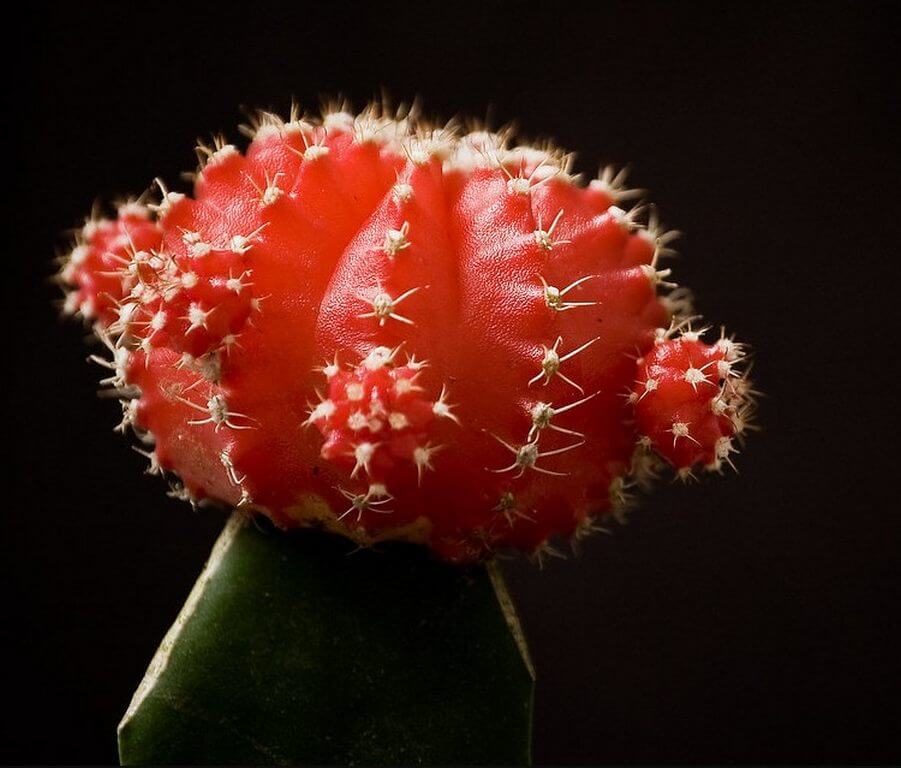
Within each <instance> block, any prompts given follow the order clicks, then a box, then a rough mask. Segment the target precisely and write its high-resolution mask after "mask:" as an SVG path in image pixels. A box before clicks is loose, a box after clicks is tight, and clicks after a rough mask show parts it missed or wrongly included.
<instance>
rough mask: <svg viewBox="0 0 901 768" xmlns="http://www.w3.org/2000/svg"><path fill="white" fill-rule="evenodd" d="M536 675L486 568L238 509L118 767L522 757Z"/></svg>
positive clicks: (130, 717)
mask: <svg viewBox="0 0 901 768" xmlns="http://www.w3.org/2000/svg"><path fill="white" fill-rule="evenodd" d="M533 684H534V674H533V670H532V666H531V663H530V661H529V657H528V652H527V650H526V647H525V644H524V642H523V637H522V633H521V631H520V629H519V624H518V621H517V618H516V615H515V612H514V610H513V607H512V604H511V602H510V599H509V597H508V595H507V592H506V589H505V587H504V583H503V578H502V576H501V574H500V572H499V570H498V569H497V566H496V565H495V564H490V563H489V564H488V565H478V566H472V567H470V568H467V569H462V568H459V567H454V566H449V565H446V564H443V563H439V562H437V561H435V560H434V559H433V558H431V557H430V556H429V555H428V554H427V553H426V552H425V551H424V550H422V549H421V548H419V547H414V546H411V545H405V544H391V545H388V546H385V547H380V548H379V549H378V550H361V551H354V550H353V548H352V545H351V544H349V543H348V542H347V541H345V540H344V539H341V538H338V537H334V536H330V535H326V534H323V533H319V532H311V531H306V532H296V533H290V534H286V533H283V532H280V531H278V530H276V529H275V528H274V527H272V526H271V525H270V524H268V523H266V522H262V521H259V520H255V519H251V518H249V517H247V516H246V515H243V514H241V513H238V512H236V513H234V514H233V516H232V517H231V519H230V520H229V522H228V524H227V525H226V527H225V529H224V531H223V532H222V534H221V535H220V537H219V539H218V541H217V542H216V544H215V546H214V548H213V551H212V554H211V555H210V559H209V561H208V562H207V564H206V567H205V568H204V570H203V572H202V573H201V575H200V578H199V579H198V580H197V582H196V584H195V585H194V588H193V589H192V590H191V593H190V595H189V597H188V599H187V602H186V603H185V605H184V607H183V608H182V611H181V613H180V614H179V616H178V618H177V619H176V621H175V623H174V624H173V625H172V627H171V629H170V630H169V632H168V633H167V635H166V637H165V638H164V639H163V642H162V644H161V645H160V647H159V650H158V651H157V653H156V655H155V656H154V658H153V660H152V661H151V663H150V666H149V668H148V670H147V673H146V675H145V676H144V679H143V680H142V681H141V684H140V686H139V687H138V689H137V691H136V692H135V694H134V698H133V699H132V702H131V704H130V706H129V708H128V711H127V712H126V713H125V716H124V718H123V719H122V722H121V724H120V725H119V755H120V759H121V761H122V763H123V764H126V765H131V764H149V763H153V764H191V763H201V764H205V763H206V764H208V763H220V764H261V763H265V764H367V765H377V764H461V763H465V764H524V763H528V762H529V760H530V730H531V716H532V696H533Z"/></svg>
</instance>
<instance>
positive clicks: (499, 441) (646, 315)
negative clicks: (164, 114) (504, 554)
mask: <svg viewBox="0 0 901 768" xmlns="http://www.w3.org/2000/svg"><path fill="white" fill-rule="evenodd" d="M246 132H247V133H248V134H249V135H250V137H251V141H250V144H249V146H248V147H247V149H246V152H244V153H242V152H240V151H239V150H238V149H236V148H235V147H234V146H232V145H231V144H227V143H225V141H224V140H222V139H217V140H215V141H214V142H213V145H212V146H201V147H199V148H198V155H199V157H200V158H201V162H200V166H199V168H198V169H197V172H196V174H195V175H194V181H193V196H189V195H187V194H181V193H178V192H170V191H168V190H167V187H166V186H165V185H164V184H163V183H162V182H158V188H159V195H157V196H156V197H155V199H156V202H155V203H150V202H147V201H145V199H144V198H142V199H139V200H136V201H131V202H128V203H127V204H125V205H123V206H122V207H120V208H119V211H118V215H117V217H116V218H115V219H104V218H98V217H92V218H91V219H90V220H89V221H88V222H87V223H86V224H85V226H84V228H83V229H82V230H81V231H80V233H79V234H78V235H77V237H76V243H75V245H74V248H73V249H72V251H71V253H70V255H69V256H68V257H66V258H65V259H64V263H63V266H62V269H61V272H60V278H61V282H62V283H63V284H64V286H65V290H66V299H65V311H67V312H69V313H72V314H77V315H81V316H83V317H84V318H85V319H86V320H87V321H89V322H90V323H92V324H93V328H94V331H95V333H96V335H97V336H98V337H99V338H100V339H101V340H102V341H103V343H104V344H105V345H106V347H107V348H108V350H109V353H110V356H109V358H108V359H107V358H103V357H100V356H94V358H93V359H95V360H97V361H98V362H100V363H101V364H102V365H104V366H105V367H106V368H108V369H109V371H108V372H107V374H106V375H105V378H104V380H103V383H104V384H106V385H108V386H110V387H111V388H112V389H113V390H114V391H115V392H116V393H117V394H118V395H119V396H120V397H121V399H122V407H123V420H122V423H121V424H120V425H119V427H118V429H120V430H122V431H125V430H126V429H131V430H133V431H134V432H135V433H136V435H137V437H138V439H139V441H140V446H141V447H139V450H141V452H143V453H144V454H145V455H146V456H147V457H148V459H149V460H150V462H151V464H150V471H152V472H155V473H159V474H161V475H163V476H164V477H165V478H167V479H168V480H169V482H170V483H171V484H172V493H173V494H174V495H176V496H177V497H179V498H183V499H185V500H187V501H190V502H191V503H199V502H208V501H212V502H220V503H223V504H227V505H235V506H238V507H239V508H244V509H247V510H252V511H259V512H261V513H263V514H265V515H267V516H268V517H269V518H271V519H272V520H273V521H274V522H275V523H276V524H277V525H279V526H281V527H284V528H291V527H297V526H321V527H324V528H326V529H328V530H331V531H335V532H339V533H342V534H344V535H346V536H348V537H351V538H352V539H354V540H356V541H357V542H359V543H360V544H361V545H370V544H373V543H375V542H379V541H384V540H389V539H402V540H408V541H414V542H420V543H423V544H427V545H428V546H430V547H431V548H432V549H433V550H434V551H435V552H436V553H438V554H439V555H440V556H441V557H443V558H445V559H448V560H451V561H456V562H466V561H471V560H476V559H481V558H484V557H487V556H490V555H491V554H492V553H494V552H495V551H497V550H498V549H500V548H504V547H508V546H513V547H517V548H520V549H523V550H526V551H528V552H532V553H535V554H537V555H538V556H539V557H541V556H542V555H544V554H548V553H550V554H553V553H555V552H556V551H557V550H556V549H555V548H554V547H553V545H552V543H551V540H552V539H553V538H554V537H575V538H578V537H580V536H582V535H584V534H585V533H587V532H589V531H591V530H593V529H594V528H595V527H597V524H598V523H600V525H603V523H604V521H605V520H606V519H607V518H610V517H617V516H620V515H621V514H622V510H623V507H624V504H625V503H626V502H627V500H628V496H629V491H630V489H632V488H633V487H635V486H643V485H646V484H647V483H648V482H649V481H650V480H651V479H652V478H654V477H656V476H657V475H658V474H659V473H660V471H661V470H662V468H663V467H664V466H665V465H670V466H671V467H672V468H673V469H674V471H675V475H676V477H681V478H683V479H686V478H689V477H694V476H695V474H696V473H697V472H699V471H701V470H714V471H720V470H722V468H723V467H724V466H727V467H733V466H734V455H735V454H736V453H737V450H738V446H739V444H740V441H741V439H742V436H743V435H744V433H745V431H746V430H747V429H748V427H749V422H750V420H751V418H752V416H753V398H752V396H753V394H754V392H753V389H752V388H751V384H750V382H749V381H748V379H747V375H746V373H744V372H743V368H742V364H743V362H744V361H745V359H746V357H747V353H746V349H745V348H744V347H743V346H742V345H741V344H738V343H736V342H735V341H734V340H733V339H732V337H731V336H729V335H727V334H726V333H725V332H717V333H712V332H711V330H710V329H709V328H706V327H703V325H701V324H700V320H699V318H698V317H697V316H694V315H693V313H692V309H691V297H690V294H689V293H688V292H687V291H686V290H685V289H684V288H681V287H678V286H677V285H676V284H675V283H674V282H673V276H672V274H671V269H670V268H669V267H667V266H665V260H666V258H667V257H668V256H670V255H672V251H671V245H672V241H673V239H674V238H675V236H676V234H677V233H675V232H668V231H666V230H664V229H663V228H662V227H661V226H660V224H659V223H658V220H657V217H656V213H655V211H654V209H653V208H650V207H648V206H647V205H646V204H644V203H641V202H637V203H636V201H638V200H640V198H642V197H643V194H644V193H643V192H642V191H641V190H634V189H627V188H625V186H624V178H625V174H624V173H622V172H614V171H613V170H612V169H609V168H608V169H604V170H603V171H602V172H601V174H600V175H599V177H598V178H595V179H592V180H590V181H587V183H586V181H585V180H584V179H583V178H582V177H580V176H577V175H574V174H573V173H571V160H572V158H571V156H570V155H568V154H566V153H565V152H563V151H562V150H560V149H557V148H555V147H553V146H550V145H543V146H528V145H523V144H515V143H514V141H513V135H512V132H511V131H508V130H504V131H499V132H489V131H487V130H470V131H467V130H464V129H463V128H461V127H460V126H459V125H458V124H456V123H454V124H448V125H442V126H436V125H431V124H429V123H427V122H426V121H424V120H422V119H420V118H418V117H417V115H416V114H415V113H414V112H411V111H406V112H403V111H402V112H400V113H392V112H389V111H387V110H385V109H383V108H381V107H379V106H370V107H369V108H367V109H366V110H364V111H363V112H362V113H360V114H357V115H354V114H351V113H350V112H349V111H348V110H347V108H346V107H343V108H340V107H336V108H333V109H327V110H325V111H324V112H323V114H321V115H320V116H319V117H316V118H314V117H312V116H309V115H300V114H298V113H296V112H295V113H294V114H292V115H291V116H290V117H289V119H287V120H285V119H282V118H280V117H278V116H276V115H274V114H271V113H265V112H263V113H259V114H258V115H257V116H256V117H255V119H254V121H253V124H252V125H251V126H247V127H246ZM630 206H632V207H630ZM717 334H718V335H717ZM705 339H706V340H705Z"/></svg>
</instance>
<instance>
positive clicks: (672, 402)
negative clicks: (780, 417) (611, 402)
mask: <svg viewBox="0 0 901 768" xmlns="http://www.w3.org/2000/svg"><path fill="white" fill-rule="evenodd" d="M708 331H709V329H708V328H703V329H701V330H697V331H694V330H692V329H691V322H690V320H685V321H683V322H681V323H677V322H674V323H673V324H672V325H671V326H670V327H669V328H668V329H660V330H659V331H658V334H657V338H656V339H655V342H654V346H653V347H652V348H651V349H650V350H649V351H648V352H647V353H646V354H645V355H644V356H643V357H641V358H639V360H638V361H637V362H638V369H637V370H638V373H639V378H638V379H637V380H636V381H635V384H634V386H633V387H632V388H631V389H630V391H629V392H628V393H627V397H628V399H629V402H631V403H632V404H633V406H634V408H635V416H636V427H637V429H638V430H639V434H640V437H639V439H638V448H639V450H640V451H641V452H642V453H644V454H649V453H650V452H651V451H652V450H653V451H654V452H655V453H656V454H657V455H659V456H661V457H663V458H664V459H666V460H667V461H668V462H669V463H670V464H671V465H672V466H673V467H674V468H675V470H676V476H677V477H678V478H680V479H683V480H687V479H690V478H693V477H694V471H695V469H696V468H697V467H703V468H704V469H705V470H708V471H714V472H721V471H722V469H723V467H724V466H729V467H731V468H732V469H735V464H734V462H733V460H732V454H734V453H737V447H736V441H737V440H739V441H740V440H742V439H743V438H744V436H745V434H746V432H747V431H748V430H749V429H753V417H754V408H755V404H754V397H753V396H754V395H755V394H757V393H756V392H755V391H754V390H753V389H752V386H751V384H750V381H749V379H748V372H747V370H743V369H742V364H743V363H744V362H745V354H744V350H743V347H742V345H741V344H738V343H736V342H735V341H734V340H733V339H732V338H730V337H728V336H726V334H725V331H721V335H720V337H719V339H718V340H717V341H715V342H714V343H712V344H707V343H705V342H704V341H702V337H703V336H704V334H705V333H706V332H708Z"/></svg>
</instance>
